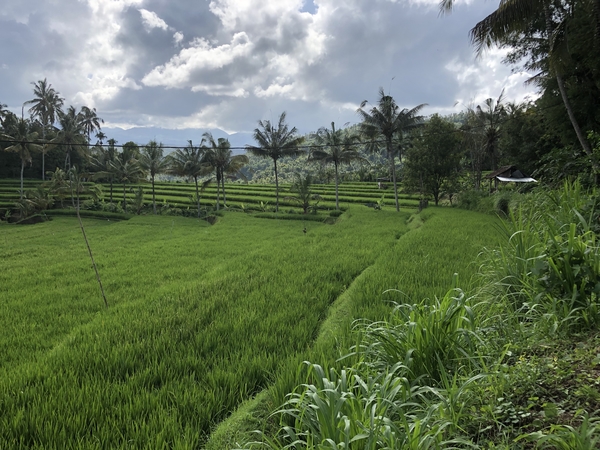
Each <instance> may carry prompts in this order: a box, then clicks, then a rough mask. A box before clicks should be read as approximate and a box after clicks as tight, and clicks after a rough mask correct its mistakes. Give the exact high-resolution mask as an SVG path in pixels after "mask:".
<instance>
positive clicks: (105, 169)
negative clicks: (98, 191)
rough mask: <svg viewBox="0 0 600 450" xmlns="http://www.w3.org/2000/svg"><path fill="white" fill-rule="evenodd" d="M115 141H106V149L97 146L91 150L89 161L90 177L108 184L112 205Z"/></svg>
mask: <svg viewBox="0 0 600 450" xmlns="http://www.w3.org/2000/svg"><path fill="white" fill-rule="evenodd" d="M116 144H117V141H116V140H114V139H109V140H108V146H107V147H106V148H104V147H102V146H97V147H95V148H94V149H93V152H94V153H93V155H92V158H91V160H90V162H91V166H92V170H93V171H94V174H93V175H92V177H93V178H94V179H96V180H98V179H103V180H106V181H108V182H109V183H110V204H111V205H112V203H113V183H114V181H115V171H114V163H115V162H116V159H117V148H116V147H115V145H116Z"/></svg>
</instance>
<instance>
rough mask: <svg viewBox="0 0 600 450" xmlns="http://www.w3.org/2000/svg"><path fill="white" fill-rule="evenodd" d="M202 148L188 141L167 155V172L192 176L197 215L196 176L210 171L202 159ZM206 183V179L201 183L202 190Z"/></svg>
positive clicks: (201, 175) (198, 197) (198, 203)
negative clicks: (185, 144) (184, 145)
mask: <svg viewBox="0 0 600 450" xmlns="http://www.w3.org/2000/svg"><path fill="white" fill-rule="evenodd" d="M203 155H204V150H203V149H201V148H199V147H194V145H193V144H192V141H188V145H187V147H185V148H182V149H178V150H175V151H174V152H173V153H171V154H170V155H169V166H170V168H169V172H170V173H172V174H173V175H179V176H182V177H187V178H192V179H193V180H194V183H195V184H196V205H197V207H198V217H200V192H201V191H200V189H199V187H198V178H199V177H203V176H206V175H208V174H210V173H211V172H212V170H211V169H210V167H208V166H207V164H206V163H205V162H204V161H203V160H202V159H203V158H202V157H203ZM207 185H208V181H207V182H205V183H203V185H202V190H204V188H205V187H206V186H207Z"/></svg>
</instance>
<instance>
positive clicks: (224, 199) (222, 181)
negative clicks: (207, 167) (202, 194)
mask: <svg viewBox="0 0 600 450" xmlns="http://www.w3.org/2000/svg"><path fill="white" fill-rule="evenodd" d="M221 183H222V184H223V191H222V192H223V208H227V197H226V196H225V174H224V173H223V172H222V169H221Z"/></svg>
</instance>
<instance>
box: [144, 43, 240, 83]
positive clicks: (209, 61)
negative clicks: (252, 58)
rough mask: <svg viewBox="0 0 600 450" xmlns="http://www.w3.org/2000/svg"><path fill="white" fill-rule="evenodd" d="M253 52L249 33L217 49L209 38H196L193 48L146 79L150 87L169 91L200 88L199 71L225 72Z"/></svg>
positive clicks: (155, 69) (175, 57)
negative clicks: (169, 89) (198, 83)
mask: <svg viewBox="0 0 600 450" xmlns="http://www.w3.org/2000/svg"><path fill="white" fill-rule="evenodd" d="M251 49H252V43H251V42H250V41H249V39H248V36H247V35H246V33H244V32H241V33H236V34H235V35H234V36H233V38H232V40H231V43H230V44H224V45H220V46H217V47H213V46H211V44H210V43H209V42H208V41H207V40H205V39H195V40H194V41H193V42H192V44H191V47H188V48H185V49H183V50H181V51H180V52H179V54H178V55H175V56H174V57H173V58H171V60H170V61H169V62H168V63H166V64H164V65H162V66H158V67H155V68H154V69H153V70H152V71H151V72H150V73H148V74H147V75H146V76H144V78H143V79H142V83H144V84H145V85H146V86H164V87H167V88H183V87H192V88H194V87H195V86H197V85H196V83H195V82H193V81H192V76H193V75H194V74H196V73H198V72H206V71H211V70H215V69H221V68H223V67H225V66H228V65H230V64H232V63H233V62H234V61H235V60H236V59H237V58H240V57H243V56H246V55H248V54H249V53H250V51H251Z"/></svg>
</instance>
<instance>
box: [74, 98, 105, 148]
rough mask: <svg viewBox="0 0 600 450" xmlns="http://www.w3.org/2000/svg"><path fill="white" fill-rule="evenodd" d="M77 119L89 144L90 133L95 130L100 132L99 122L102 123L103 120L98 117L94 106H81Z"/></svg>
mask: <svg viewBox="0 0 600 450" xmlns="http://www.w3.org/2000/svg"><path fill="white" fill-rule="evenodd" d="M79 121H80V123H81V127H82V128H83V132H84V133H85V135H86V136H87V143H88V146H89V145H90V135H91V134H92V133H94V132H95V131H98V132H100V128H101V127H100V124H101V123H104V120H103V119H101V118H100V117H98V115H97V114H96V108H88V107H87V106H82V107H81V111H79Z"/></svg>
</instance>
